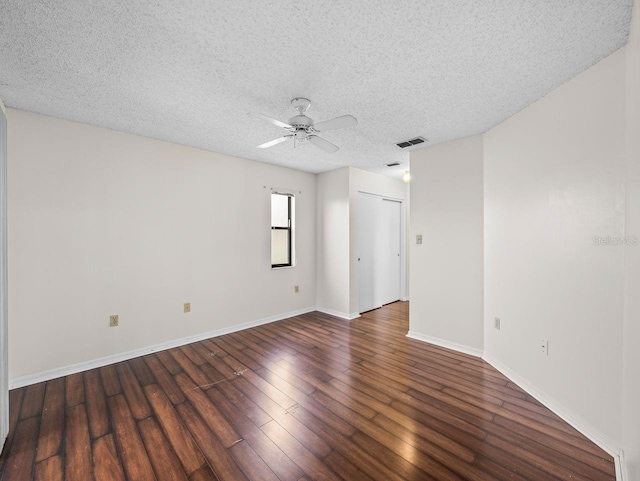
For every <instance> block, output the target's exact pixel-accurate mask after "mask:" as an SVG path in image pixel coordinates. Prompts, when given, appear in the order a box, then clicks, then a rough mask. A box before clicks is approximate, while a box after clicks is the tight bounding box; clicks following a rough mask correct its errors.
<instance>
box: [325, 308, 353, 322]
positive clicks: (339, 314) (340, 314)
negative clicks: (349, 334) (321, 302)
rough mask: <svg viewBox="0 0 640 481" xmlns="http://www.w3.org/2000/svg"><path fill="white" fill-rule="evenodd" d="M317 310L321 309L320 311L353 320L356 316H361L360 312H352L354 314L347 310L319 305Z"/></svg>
mask: <svg viewBox="0 0 640 481" xmlns="http://www.w3.org/2000/svg"><path fill="white" fill-rule="evenodd" d="M316 310H317V311H319V312H323V313H325V314H329V315H330V316H335V317H340V318H341V319H346V320H347V321H352V320H353V319H356V318H358V317H360V313H358V312H356V313H352V314H347V313H346V312H340V311H334V310H333V309H328V308H326V307H318V308H316Z"/></svg>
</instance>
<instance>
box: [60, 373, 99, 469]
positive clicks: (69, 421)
mask: <svg viewBox="0 0 640 481" xmlns="http://www.w3.org/2000/svg"><path fill="white" fill-rule="evenodd" d="M80 379H82V377H81V378H80ZM64 444H65V452H64V455H65V467H64V472H65V480H66V481H91V480H93V479H94V478H93V463H92V460H91V443H90V441H89V424H88V421H87V412H86V409H85V406H84V404H75V405H74V406H72V407H70V408H67V416H66V426H65V440H64Z"/></svg>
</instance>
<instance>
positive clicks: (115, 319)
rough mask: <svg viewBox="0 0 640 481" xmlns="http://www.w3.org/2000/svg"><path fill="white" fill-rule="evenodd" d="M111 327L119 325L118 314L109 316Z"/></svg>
mask: <svg viewBox="0 0 640 481" xmlns="http://www.w3.org/2000/svg"><path fill="white" fill-rule="evenodd" d="M109 327H118V314H114V315H113V316H109Z"/></svg>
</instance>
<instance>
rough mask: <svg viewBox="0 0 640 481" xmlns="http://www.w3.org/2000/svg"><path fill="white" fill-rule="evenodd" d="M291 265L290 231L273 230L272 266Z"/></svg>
mask: <svg viewBox="0 0 640 481" xmlns="http://www.w3.org/2000/svg"><path fill="white" fill-rule="evenodd" d="M281 264H287V265H289V264H290V261H289V230H288V229H272V230H271V265H281Z"/></svg>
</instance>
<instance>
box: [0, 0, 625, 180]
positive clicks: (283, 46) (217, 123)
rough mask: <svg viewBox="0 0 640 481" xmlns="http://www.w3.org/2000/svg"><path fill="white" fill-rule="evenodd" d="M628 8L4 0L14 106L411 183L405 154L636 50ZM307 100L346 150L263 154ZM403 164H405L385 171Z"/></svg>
mask: <svg viewBox="0 0 640 481" xmlns="http://www.w3.org/2000/svg"><path fill="white" fill-rule="evenodd" d="M631 3H632V0H431V1H424V0H423V1H408V0H407V1H397V0H396V1H391V0H389V1H384V0H355V1H344V0H343V1H337V0H336V1H330V0H315V1H285V0H270V1H267V0H259V1H256V0H233V1H228V0H218V1H212V0H180V1H177V0H140V1H130V0H108V1H99V0H66V1H55V0H53V1H36V0H2V2H0V98H2V99H3V100H4V102H5V103H6V104H7V105H8V106H10V107H15V108H18V109H24V110H30V111H33V112H39V113H43V114H47V115H52V116H55V117H61V118H64V119H70V120H75V121H79V122H85V123H89V124H94V125H100V126H104V127H108V128H111V129H115V130H120V131H124V132H130V133H134V134H139V135H144V136H147V137H153V138H158V139H163V140H168V141H171V142H177V143H180V144H186V145H191V146H195V147H200V148H203V149H207V150H212V151H216V152H221V153H225V154H230V155H235V156H239V157H245V158H249V159H254V160H259V161H262V162H268V163H273V164H278V165H284V166H287V167H292V168H295V169H300V170H305V171H308V172H322V171H326V170H332V169H335V168H338V167H341V166H345V165H350V166H354V167H359V168H363V169H366V170H371V171H374V172H380V173H387V174H389V173H392V174H393V175H397V174H401V173H402V171H404V170H406V169H407V165H408V161H409V154H408V153H407V152H405V151H402V150H400V149H399V148H397V147H395V146H394V145H393V144H394V142H398V141H401V140H406V139H408V138H411V137H414V136H418V135H421V136H424V137H426V138H428V139H429V141H430V142H429V145H433V144H435V143H438V142H443V141H446V140H451V139H455V138H459V137H464V136H467V135H472V134H476V133H481V132H484V131H486V130H488V129H489V128H491V127H492V126H494V125H496V124H498V123H500V122H501V121H502V120H504V119H506V118H507V117H509V116H511V115H513V114H514V113H516V112H518V111H519V110H521V109H523V108H524V107H526V106H527V105H529V104H530V103H531V102H533V101H535V100H537V99H539V98H540V97H542V96H543V95H545V94H546V93H547V92H549V91H550V90H552V89H554V88H555V87H558V86H559V85H561V84H562V83H564V82H566V81H567V80H569V79H570V78H572V77H573V76H575V75H577V74H578V73H580V72H581V71H583V70H584V69H586V68H588V67H589V66H591V65H593V64H594V63H595V62H597V61H598V60H600V59H601V58H603V57H605V56H607V55H608V54H610V53H611V52H613V51H614V50H616V49H618V48H620V47H621V46H623V45H624V44H625V43H626V40H627V35H628V31H629V20H630V14H631ZM295 96H302V97H307V98H309V99H311V101H312V106H311V109H310V110H309V112H308V115H309V116H310V117H312V118H313V119H314V120H316V122H318V121H322V120H327V119H329V118H332V117H335V116H338V115H343V114H352V115H354V116H355V117H357V118H358V121H359V123H358V125H357V126H356V127H352V128H348V129H345V130H341V131H332V132H326V133H323V134H322V137H324V138H325V139H327V140H329V141H330V142H332V143H335V144H337V145H339V146H340V147H341V150H340V151H339V152H338V153H336V154H327V153H324V152H323V151H321V150H319V149H317V148H315V147H314V146H312V145H309V144H304V145H302V146H299V147H298V148H296V149H295V150H294V149H293V144H292V143H283V144H279V145H277V146H275V147H272V148H271V149H265V150H261V149H256V148H255V146H256V145H258V144H261V143H263V142H266V141H269V140H271V139H275V138H277V137H279V136H280V135H281V134H282V133H283V131H282V130H281V129H279V128H278V127H275V126H273V125H271V124H269V123H267V122H265V121H262V120H260V119H256V118H252V117H248V116H247V112H249V111H257V112H261V113H263V114H266V115H269V116H273V117H276V118H278V119H281V120H285V121H286V120H287V119H288V118H289V117H291V116H292V115H293V111H292V110H291V109H290V108H289V102H290V100H291V98H293V97H295ZM390 162H401V163H402V164H403V165H401V166H400V167H397V168H393V169H391V168H388V167H384V164H387V163H390Z"/></svg>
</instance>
